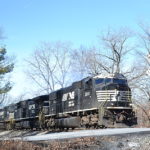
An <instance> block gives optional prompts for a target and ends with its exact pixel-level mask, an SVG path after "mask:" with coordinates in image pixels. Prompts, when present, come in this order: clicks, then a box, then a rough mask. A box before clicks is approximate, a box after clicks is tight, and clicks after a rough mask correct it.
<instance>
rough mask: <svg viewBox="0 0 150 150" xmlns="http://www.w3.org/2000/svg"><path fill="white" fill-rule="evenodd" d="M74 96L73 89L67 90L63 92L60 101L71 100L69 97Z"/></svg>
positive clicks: (72, 97)
mask: <svg viewBox="0 0 150 150" xmlns="http://www.w3.org/2000/svg"><path fill="white" fill-rule="evenodd" d="M74 97H75V93H74V91H72V92H68V93H65V94H63V97H62V101H67V100H71V99H74Z"/></svg>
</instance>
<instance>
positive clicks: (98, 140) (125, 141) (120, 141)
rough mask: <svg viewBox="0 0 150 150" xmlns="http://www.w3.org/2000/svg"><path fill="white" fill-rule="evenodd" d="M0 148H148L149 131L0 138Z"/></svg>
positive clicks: (8, 149) (85, 149) (7, 149)
mask: <svg viewBox="0 0 150 150" xmlns="http://www.w3.org/2000/svg"><path fill="white" fill-rule="evenodd" d="M0 150H150V133H140V134H124V135H116V136H100V137H85V138H75V139H65V140H53V141H38V142H23V141H13V140H12V141H7V140H1V141H0Z"/></svg>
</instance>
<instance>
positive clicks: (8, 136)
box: [0, 128, 150, 141]
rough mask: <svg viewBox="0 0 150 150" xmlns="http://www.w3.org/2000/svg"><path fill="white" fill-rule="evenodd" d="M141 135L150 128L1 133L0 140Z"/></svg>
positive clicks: (148, 131)
mask: <svg viewBox="0 0 150 150" xmlns="http://www.w3.org/2000/svg"><path fill="white" fill-rule="evenodd" d="M133 133H136V134H140V133H146V134H149V133H150V128H119V129H97V130H81V131H74V132H60V133H48V132H37V131H35V132H29V131H28V132H27V131H1V132H0V140H23V141H49V140H61V139H71V138H81V137H98V136H109V135H124V134H133Z"/></svg>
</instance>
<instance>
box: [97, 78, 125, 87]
mask: <svg viewBox="0 0 150 150" xmlns="http://www.w3.org/2000/svg"><path fill="white" fill-rule="evenodd" d="M107 83H115V84H127V80H125V79H114V78H99V79H96V80H95V84H96V85H97V84H107Z"/></svg>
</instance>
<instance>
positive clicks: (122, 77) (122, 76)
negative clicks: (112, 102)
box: [93, 73, 126, 80]
mask: <svg viewBox="0 0 150 150" xmlns="http://www.w3.org/2000/svg"><path fill="white" fill-rule="evenodd" d="M93 78H116V79H124V80H126V77H125V76H124V75H123V74H120V73H114V74H107V75H102V74H100V75H96V76H94V77H93Z"/></svg>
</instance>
